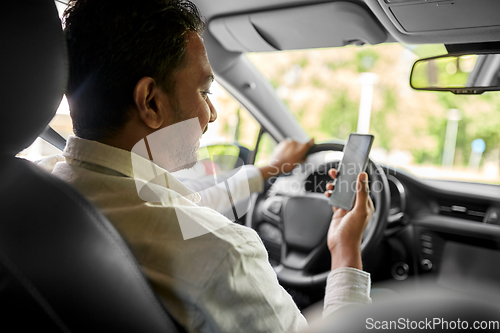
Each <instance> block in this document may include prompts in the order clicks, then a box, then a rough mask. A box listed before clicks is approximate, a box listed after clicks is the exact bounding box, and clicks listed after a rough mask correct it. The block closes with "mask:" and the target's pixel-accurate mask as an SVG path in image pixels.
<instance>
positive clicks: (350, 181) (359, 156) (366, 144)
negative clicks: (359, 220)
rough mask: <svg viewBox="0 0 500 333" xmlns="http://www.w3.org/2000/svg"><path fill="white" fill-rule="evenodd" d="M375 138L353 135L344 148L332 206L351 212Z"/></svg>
mask: <svg viewBox="0 0 500 333" xmlns="http://www.w3.org/2000/svg"><path fill="white" fill-rule="evenodd" d="M373 140H374V136H373V135H369V134H356V133H351V135H349V138H348V139H347V143H346V145H345V146H344V157H343V158H342V161H341V162H340V164H339V168H338V170H337V171H338V172H337V177H336V179H335V181H334V185H335V187H334V189H333V192H332V195H331V196H330V204H331V205H332V206H335V207H339V208H342V209H345V210H351V209H352V207H353V205H354V198H355V197H356V182H357V179H358V175H359V174H360V173H362V172H363V171H365V169H366V166H367V164H368V155H369V154H370V150H371V149H372V144H373Z"/></svg>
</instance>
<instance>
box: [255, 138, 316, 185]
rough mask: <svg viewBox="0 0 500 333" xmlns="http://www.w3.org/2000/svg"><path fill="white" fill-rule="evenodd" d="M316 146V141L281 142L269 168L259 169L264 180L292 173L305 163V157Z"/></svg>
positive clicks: (287, 140) (272, 156)
mask: <svg viewBox="0 0 500 333" xmlns="http://www.w3.org/2000/svg"><path fill="white" fill-rule="evenodd" d="M313 145H314V139H311V140H309V141H308V142H306V143H299V142H297V141H294V140H292V139H285V140H283V141H281V142H280V143H279V144H278V145H277V146H276V148H275V149H274V152H273V154H272V155H271V160H270V162H269V165H268V166H265V167H262V168H259V169H260V171H261V172H262V176H263V177H264V179H268V178H270V177H276V176H279V175H280V174H282V173H289V172H291V171H292V170H293V169H294V168H295V167H296V166H297V165H298V164H300V163H303V162H304V161H305V155H306V153H307V151H308V150H309V148H311V147H312V146H313Z"/></svg>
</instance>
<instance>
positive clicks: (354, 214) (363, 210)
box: [325, 169, 374, 270]
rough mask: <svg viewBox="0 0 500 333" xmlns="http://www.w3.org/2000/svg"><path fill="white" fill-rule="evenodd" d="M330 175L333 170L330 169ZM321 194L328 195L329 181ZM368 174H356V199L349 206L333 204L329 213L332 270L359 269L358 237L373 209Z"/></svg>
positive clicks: (361, 233) (329, 190)
mask: <svg viewBox="0 0 500 333" xmlns="http://www.w3.org/2000/svg"><path fill="white" fill-rule="evenodd" d="M328 174H329V175H330V177H332V179H335V177H336V176H337V170H335V169H330V170H329V171H328ZM326 189H327V191H326V192H325V195H326V196H327V197H330V195H331V190H332V189H333V184H332V183H329V184H327V186H326ZM369 192H370V189H369V187H368V175H367V174H366V172H363V173H361V174H359V176H358V180H357V184H356V199H355V203H354V207H353V209H352V210H350V211H347V210H345V209H341V208H337V207H333V212H334V213H333V217H332V221H331V223H330V228H329V229H328V237H327V243H328V249H329V250H330V253H331V255H332V268H331V269H332V270H334V269H337V268H341V267H353V268H357V269H363V265H362V263H361V250H360V246H361V241H362V238H363V232H364V230H365V228H366V225H367V224H368V221H369V220H370V218H371V216H372V215H373V212H374V207H373V202H372V200H371V198H370V196H369Z"/></svg>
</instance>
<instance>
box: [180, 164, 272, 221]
mask: <svg viewBox="0 0 500 333" xmlns="http://www.w3.org/2000/svg"><path fill="white" fill-rule="evenodd" d="M182 183H183V184H184V185H186V186H187V187H189V188H190V189H192V190H193V191H196V192H198V193H199V194H200V196H201V200H200V201H199V202H198V203H197V204H198V206H203V207H209V208H212V209H213V210H216V211H218V212H219V213H221V214H222V215H225V216H228V212H229V213H232V205H231V201H230V200H229V199H228V198H229V195H230V196H231V200H232V202H233V203H234V205H235V206H237V207H239V206H242V207H246V206H247V205H246V204H247V201H248V200H249V199H250V195H251V194H252V193H255V192H258V193H260V192H262V190H263V189H264V178H263V177H262V173H261V172H260V170H259V169H258V168H257V167H255V166H253V165H245V166H244V167H242V168H241V169H240V170H239V171H238V172H236V173H234V172H229V173H226V174H222V175H217V178H216V179H215V178H214V177H213V176H208V177H201V178H198V179H185V180H182ZM228 190H229V195H228ZM244 213H246V212H243V214H241V215H244Z"/></svg>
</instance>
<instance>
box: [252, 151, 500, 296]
mask: <svg viewBox="0 0 500 333" xmlns="http://www.w3.org/2000/svg"><path fill="white" fill-rule="evenodd" d="M328 154H330V155H328ZM336 154H338V152H320V153H316V154H313V155H310V156H309V158H308V160H307V161H306V163H304V164H302V165H300V166H298V167H297V168H295V170H294V171H293V172H292V173H291V174H289V175H285V176H280V177H278V178H277V179H276V180H275V181H274V183H273V184H272V185H271V186H270V187H269V189H268V190H267V192H266V194H265V196H266V199H265V200H263V201H262V202H261V205H262V206H263V207H261V209H259V211H261V212H262V213H261V216H259V217H257V219H261V220H262V221H264V222H262V223H259V224H258V227H257V228H256V230H257V232H258V233H259V235H260V236H261V238H262V240H263V242H264V244H265V245H266V247H267V249H268V252H269V258H270V261H271V263H272V264H274V265H277V264H278V263H279V262H280V256H281V250H280V248H281V246H282V244H281V242H282V240H283V235H282V234H281V233H282V230H280V227H279V224H278V223H276V221H278V219H277V215H278V214H279V209H280V204H278V203H279V200H277V199H276V198H279V197H280V196H288V197H290V196H306V197H307V196H313V197H317V198H320V197H324V191H325V189H326V188H325V186H326V184H327V183H328V182H330V181H331V179H330V177H329V176H328V174H327V170H328V169H329V168H331V167H335V166H336V165H338V160H336V159H335V158H337V157H338V155H336ZM325 157H326V160H329V159H330V160H329V161H328V162H325ZM382 170H384V173H385V175H386V176H387V180H388V184H389V192H390V208H389V213H388V217H387V225H386V229H385V233H384V237H383V240H382V241H381V242H380V245H379V246H378V248H377V250H375V251H373V252H372V253H369V254H364V256H363V264H364V269H365V270H366V271H368V272H370V273H371V275H372V281H373V283H374V285H377V284H380V285H381V286H388V287H389V288H391V289H395V290H398V288H400V287H401V288H402V289H405V288H408V286H414V287H417V286H418V284H419V283H420V282H426V283H429V282H430V283H431V284H434V285H437V286H439V287H444V288H448V289H452V290H460V291H463V292H466V293H469V294H474V295H479V296H484V297H492V296H493V297H497V298H498V297H500V290H499V289H498V288H497V287H495V286H497V285H498V281H500V267H499V266H498V265H497V263H498V262H499V261H500V188H499V186H497V185H488V184H478V183H466V182H454V181H442V180H427V179H421V178H417V177H416V176H414V175H412V174H410V173H408V172H405V171H404V170H399V169H397V168H392V167H389V166H383V167H382ZM374 185H376V184H371V187H370V188H371V190H376V188H374ZM324 198H325V205H328V201H327V199H326V197H324ZM375 205H376V202H375ZM253 218H254V219H255V218H256V217H253ZM304 223H308V224H310V225H311V228H314V221H305V222H304ZM322 268H323V269H326V268H327V266H326V265H325V266H324V267H322ZM492 286H493V287H492Z"/></svg>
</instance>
